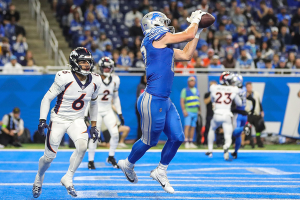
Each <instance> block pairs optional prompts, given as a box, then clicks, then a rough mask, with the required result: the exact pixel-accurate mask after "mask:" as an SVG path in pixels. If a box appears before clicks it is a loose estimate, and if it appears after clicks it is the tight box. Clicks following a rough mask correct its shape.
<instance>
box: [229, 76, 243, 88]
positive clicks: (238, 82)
mask: <svg viewBox="0 0 300 200" xmlns="http://www.w3.org/2000/svg"><path fill="white" fill-rule="evenodd" d="M232 84H233V85H235V86H237V87H239V88H242V87H243V77H242V75H239V74H234V75H233V77H232Z"/></svg>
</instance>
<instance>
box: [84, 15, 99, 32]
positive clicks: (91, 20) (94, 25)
mask: <svg viewBox="0 0 300 200" xmlns="http://www.w3.org/2000/svg"><path fill="white" fill-rule="evenodd" d="M84 26H85V27H90V31H91V32H92V33H98V32H99V30H100V23H99V22H98V21H97V20H96V19H95V15H94V14H93V13H91V12H90V13H89V14H88V16H87V20H86V21H85V23H84Z"/></svg>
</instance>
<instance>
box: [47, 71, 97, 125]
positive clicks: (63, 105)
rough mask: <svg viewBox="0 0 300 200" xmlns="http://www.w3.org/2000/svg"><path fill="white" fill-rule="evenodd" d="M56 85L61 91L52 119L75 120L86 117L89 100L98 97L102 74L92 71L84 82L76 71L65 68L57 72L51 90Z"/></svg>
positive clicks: (52, 112)
mask: <svg viewBox="0 0 300 200" xmlns="http://www.w3.org/2000/svg"><path fill="white" fill-rule="evenodd" d="M54 86H55V87H56V88H55V89H56V90H58V91H60V93H59V94H58V96H57V101H56V105H55V106H54V108H52V110H51V121H57V120H59V119H66V120H72V121H73V120H75V119H78V118H84V113H85V110H86V108H87V105H88V102H89V101H90V100H91V99H96V98H97V95H98V91H99V88H100V86H101V87H102V81H101V77H100V75H98V74H95V73H91V74H89V75H88V76H87V79H86V81H85V82H84V83H82V82H81V81H80V80H79V79H78V77H77V76H76V74H75V73H74V72H72V71H70V70H63V71H59V72H57V74H56V76H55V80H54V84H53V85H52V86H51V88H50V90H51V89H52V87H54Z"/></svg>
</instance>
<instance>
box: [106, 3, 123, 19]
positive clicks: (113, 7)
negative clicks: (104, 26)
mask: <svg viewBox="0 0 300 200" xmlns="http://www.w3.org/2000/svg"><path fill="white" fill-rule="evenodd" d="M109 10H110V16H111V18H112V19H115V18H118V17H121V16H122V14H121V13H120V11H119V10H120V4H119V0H110V1H109Z"/></svg>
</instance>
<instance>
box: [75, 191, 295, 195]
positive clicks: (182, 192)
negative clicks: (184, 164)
mask: <svg viewBox="0 0 300 200" xmlns="http://www.w3.org/2000/svg"><path fill="white" fill-rule="evenodd" d="M99 192H107V193H137V194H139V193H163V194H164V193H166V192H165V191H162V190H157V191H153V190H134V191H132V190H84V191H77V194H78V195H79V194H80V195H83V194H84V193H86V194H90V195H91V196H93V195H95V194H96V195H98V193H99ZM175 193H176V194H252V195H287V196H297V195H300V193H281V192H224V191H197V192H195V191H175Z"/></svg>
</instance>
